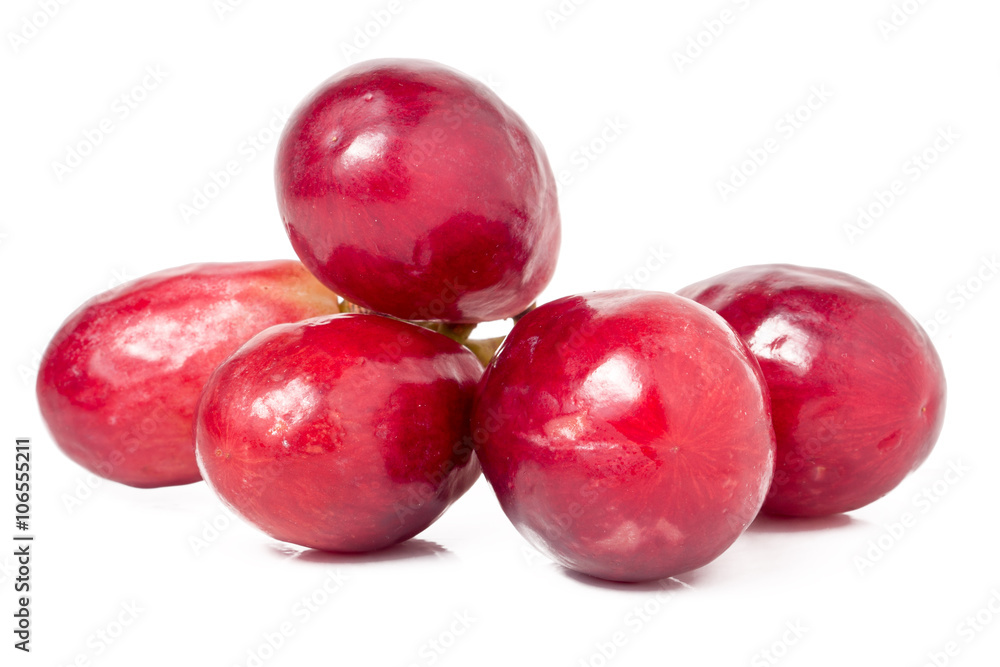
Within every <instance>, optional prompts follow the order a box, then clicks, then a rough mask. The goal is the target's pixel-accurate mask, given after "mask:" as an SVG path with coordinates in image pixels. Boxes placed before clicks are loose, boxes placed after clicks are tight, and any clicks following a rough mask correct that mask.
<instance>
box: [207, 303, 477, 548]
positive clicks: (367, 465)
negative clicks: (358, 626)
mask: <svg viewBox="0 0 1000 667" xmlns="http://www.w3.org/2000/svg"><path fill="white" fill-rule="evenodd" d="M481 374H482V366H481V365H480V363H479V361H478V360H477V359H476V357H475V356H474V355H473V354H472V353H471V352H469V351H468V350H467V349H465V348H464V347H462V346H461V345H459V344H458V343H455V342H454V341H452V340H451V339H449V338H446V337H445V336H442V335H441V334H438V333H435V332H432V331H429V330H427V329H423V328H420V327H417V326H414V325H412V324H408V323H406V322H401V321H399V320H394V319H389V318H386V317H382V316H378V315H357V314H344V315H334V316H331V317H324V318H316V319H313V320H307V321H305V322H299V323H296V324H286V325H279V326H276V327H272V328H271V329H268V330H266V331H264V332H262V333H261V334H259V335H257V336H255V337H254V338H253V339H251V340H250V341H249V342H248V343H247V344H246V345H244V346H243V347H242V348H240V350H238V351H237V352H236V353H235V354H234V355H233V356H232V357H230V358H229V359H228V360H227V361H226V362H225V363H224V364H222V365H221V366H220V367H219V369H218V370H217V371H216V372H215V373H214V374H213V375H212V378H211V379H210V380H209V382H208V385H207V386H206V388H205V393H204V397H203V399H202V402H201V405H200V408H199V413H198V426H197V440H198V460H199V462H200V465H201V467H202V471H203V473H204V475H205V479H206V480H207V481H208V483H209V485H210V486H211V487H212V488H213V489H214V491H215V492H216V493H217V494H218V495H219V496H220V497H221V498H222V500H223V501H224V502H225V503H226V504H227V505H229V506H230V507H231V508H232V509H233V510H234V511H235V512H236V513H237V514H239V515H240V516H242V517H243V518H244V519H246V520H247V521H249V522H250V523H252V524H254V525H255V526H257V527H258V528H260V529H261V530H263V531H264V532H265V533H267V534H268V535H271V536H272V537H274V538H277V539H279V540H283V541H286V542H292V543H294V544H298V545H301V546H305V547H310V548H314V549H322V550H327V551H341V552H364V551H371V550H375V549H381V548H383V547H387V546H390V545H393V544H396V543H398V542H402V541H403V540H406V539H408V538H410V537H412V536H414V535H416V534H417V533H419V532H421V531H422V530H424V529H425V528H426V527H427V526H429V525H430V524H431V523H432V522H434V521H435V520H436V519H437V518H438V517H439V516H440V515H441V514H442V513H443V512H444V511H445V509H447V508H448V506H449V505H450V504H451V503H452V502H454V501H455V500H456V499H457V498H458V497H460V496H461V495H462V494H463V493H465V491H467V490H468V489H469V487H471V486H472V484H473V482H475V480H476V479H477V478H478V476H479V472H480V468H479V464H478V462H477V460H476V458H475V455H474V454H473V452H472V443H471V437H470V434H469V411H470V409H471V405H472V396H473V392H474V389H475V386H476V383H477V381H478V380H479V377H480V375H481Z"/></svg>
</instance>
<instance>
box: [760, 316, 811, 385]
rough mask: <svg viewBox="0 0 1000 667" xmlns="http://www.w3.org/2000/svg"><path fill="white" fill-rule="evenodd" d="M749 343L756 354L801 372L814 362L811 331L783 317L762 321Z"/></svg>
mask: <svg viewBox="0 0 1000 667" xmlns="http://www.w3.org/2000/svg"><path fill="white" fill-rule="evenodd" d="M747 343H748V344H749V346H750V349H751V350H752V351H753V353H754V354H755V355H757V356H758V357H760V358H761V359H770V360H772V361H780V362H782V363H786V364H790V365H792V366H795V367H796V369H797V370H798V372H799V373H805V372H806V371H808V370H809V366H810V365H811V364H812V358H813V354H812V352H811V351H810V350H809V333H808V332H807V331H805V330H804V329H802V328H801V327H797V326H795V324H793V323H792V322H790V321H788V320H787V319H784V318H781V317H772V318H769V319H767V320H764V321H763V322H761V325H760V326H759V327H757V330H756V331H754V332H753V335H752V336H750V338H749V340H747Z"/></svg>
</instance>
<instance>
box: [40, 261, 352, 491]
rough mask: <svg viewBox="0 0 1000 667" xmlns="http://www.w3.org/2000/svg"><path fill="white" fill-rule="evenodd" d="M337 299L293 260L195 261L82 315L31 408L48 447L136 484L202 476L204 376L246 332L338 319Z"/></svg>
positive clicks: (58, 348) (62, 340) (58, 346)
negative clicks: (198, 445)
mask: <svg viewBox="0 0 1000 667" xmlns="http://www.w3.org/2000/svg"><path fill="white" fill-rule="evenodd" d="M337 309H338V306H337V295H336V294H334V293H333V292H331V291H329V290H328V289H326V288H325V287H324V286H323V285H321V284H320V283H319V282H318V281H317V280H316V279H315V278H313V276H312V275H311V274H310V273H309V272H308V271H307V270H306V269H305V267H304V266H302V264H301V263H299V262H296V261H289V260H277V261H271V262H237V263H231V264H192V265H188V266H182V267H178V268H174V269H168V270H166V271H160V272H157V273H153V274H150V275H148V276H145V277H143V278H139V279H137V280H134V281H132V282H129V283H127V284H125V285H121V286H119V287H116V288H114V289H112V290H109V291H107V292H104V293H103V294H100V295H98V296H96V297H94V298H93V299H90V300H89V301H87V302H86V303H84V304H83V305H82V306H80V308H78V309H77V310H76V311H75V312H74V313H73V314H72V315H70V316H69V318H67V320H66V321H65V322H64V323H63V324H62V326H61V327H60V328H59V331H58V332H57V333H56V334H55V336H54V337H53V338H52V341H51V342H50V343H49V345H48V348H47V349H46V351H45V354H44V355H43V357H42V361H41V365H40V368H39V373H38V380H37V385H36V393H37V397H38V404H39V407H40V409H41V412H42V417H43V418H44V419H45V422H46V424H47V425H48V427H49V430H50V431H51V433H52V437H53V439H54V440H55V442H56V444H57V445H58V446H59V447H60V448H61V449H62V450H63V451H64V452H65V453H66V454H67V455H68V456H69V457H70V458H71V459H73V460H74V461H76V462H77V463H79V464H80V465H82V466H83V467H84V468H86V469H87V470H89V471H91V472H93V473H95V474H97V475H100V476H101V477H105V478H107V479H110V480H113V481H116V482H121V483H122V484H128V485H130V486H136V487H143V488H146V487H158V486H171V485H175V484H190V483H192V482H197V481H199V480H200V479H201V474H200V473H199V471H198V464H197V462H196V461H195V453H194V412H195V407H196V406H197V403H198V398H199V397H200V395H201V390H202V388H203V387H204V385H205V382H206V381H207V380H208V377H209V375H210V374H211V373H212V371H213V370H215V367H216V366H218V365H219V364H220V363H221V362H222V361H223V360H224V359H225V358H226V357H227V356H229V354H230V353H231V352H233V351H234V350H236V348H238V347H239V346H240V345H242V344H243V343H244V342H246V340H247V339H249V338H250V337H251V336H253V335H254V334H256V333H258V332H259V331H261V330H263V329H266V328H267V327H269V326H271V325H273V324H278V323H281V322H294V321H296V320H301V319H306V318H309V317H315V316H317V315H322V314H325V313H332V312H336V311H337Z"/></svg>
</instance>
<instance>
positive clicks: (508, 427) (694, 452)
mask: <svg viewBox="0 0 1000 667" xmlns="http://www.w3.org/2000/svg"><path fill="white" fill-rule="evenodd" d="M473 427H474V431H473V437H474V439H475V441H476V444H477V447H476V451H477V454H478V456H479V458H480V462H481V464H482V466H483V471H484V474H485V476H486V478H487V479H488V480H489V481H490V483H491V484H492V486H493V489H494V491H495V492H496V495H497V498H498V499H499V500H500V504H501V506H502V507H503V509H504V512H505V513H506V514H507V516H508V518H509V519H510V520H511V521H512V522H513V524H514V526H515V527H516V528H517V529H518V530H519V531H520V532H521V534H522V535H524V537H525V538H527V539H528V541H530V542H531V543H532V544H534V545H535V546H536V547H537V548H539V549H540V550H541V551H543V552H545V553H547V554H548V555H550V556H551V557H552V558H554V559H555V560H556V561H558V562H559V563H561V564H562V565H564V566H566V567H568V568H570V569H572V570H576V571H579V572H582V573H585V574H589V575H592V576H595V577H600V578H604V579H611V580H616V581H643V580H651V579H658V578H662V577H668V576H673V575H676V574H680V573H682V572H686V571H688V570H691V569H694V568H697V567H700V566H702V565H705V564H706V563H708V562H710V561H712V560H713V559H715V558H716V557H717V556H719V555H720V554H721V553H722V552H723V551H725V550H726V549H727V548H728V547H729V546H730V545H731V544H732V542H733V541H734V540H735V539H736V538H737V537H738V536H739V535H740V534H741V533H742V532H743V531H744V530H745V528H746V527H747V525H748V524H749V523H750V522H751V521H752V520H753V518H754V516H756V514H757V512H758V510H759V508H760V505H761V503H762V502H763V499H764V493H765V492H766V490H767V488H768V484H769V483H770V480H771V474H772V470H773V463H774V433H773V431H772V428H771V419H770V409H769V404H768V399H767V391H766V388H765V386H764V381H763V377H762V376H761V375H760V369H759V368H758V367H757V363H756V362H755V361H754V359H753V356H752V355H751V354H750V352H749V350H747V348H746V346H745V345H744V344H743V342H742V341H740V339H739V338H738V337H737V336H736V334H735V333H734V332H733V331H732V330H731V329H730V328H729V327H728V326H727V325H726V323H725V322H724V321H723V320H722V319H721V318H719V317H718V316H717V315H715V314H714V313H712V312H711V311H709V310H708V309H706V308H703V307H701V306H699V305H698V304H696V303H694V302H692V301H689V300H687V299H682V298H680V297H677V296H675V295H672V294H663V293H657V292H642V291H637V290H619V291H610V292H597V293H591V294H586V295H578V296H571V297H566V298H563V299H559V300H557V301H553V302H551V303H547V304H545V305H543V306H540V307H538V308H537V309H536V310H534V311H532V312H531V313H529V314H528V315H527V316H525V317H524V318H523V319H522V320H521V321H519V322H518V323H517V325H516V326H515V327H514V330H513V331H512V332H511V334H510V335H509V336H508V337H507V340H506V341H505V342H504V344H503V346H502V347H501V349H500V350H499V352H498V354H497V356H496V357H495V358H494V360H493V361H492V362H491V363H490V366H489V367H488V369H487V372H486V374H485V376H484V377H483V380H482V382H481V383H480V388H479V392H478V394H477V399H476V406H475V409H474V412H473Z"/></svg>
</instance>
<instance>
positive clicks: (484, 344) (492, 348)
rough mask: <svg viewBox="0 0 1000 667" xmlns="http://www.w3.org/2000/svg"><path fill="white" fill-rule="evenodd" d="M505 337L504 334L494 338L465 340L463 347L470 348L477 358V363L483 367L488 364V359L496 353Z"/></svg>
mask: <svg viewBox="0 0 1000 667" xmlns="http://www.w3.org/2000/svg"><path fill="white" fill-rule="evenodd" d="M505 338H506V336H497V337H496V338H477V339H474V340H467V341H465V347H467V348H469V349H470V350H472V353H473V354H475V355H476V357H477V358H478V359H479V363H481V364H482V365H483V366H484V367H485V366H488V365H489V363H490V360H491V359H492V358H493V355H495V354H496V353H497V350H498V349H499V348H500V345H501V344H502V343H503V341H504V339H505Z"/></svg>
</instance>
